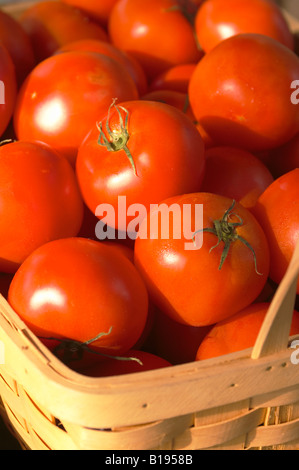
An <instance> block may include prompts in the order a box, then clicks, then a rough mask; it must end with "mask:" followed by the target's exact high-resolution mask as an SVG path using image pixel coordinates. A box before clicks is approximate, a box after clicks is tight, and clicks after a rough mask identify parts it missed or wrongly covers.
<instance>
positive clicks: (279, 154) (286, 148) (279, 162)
mask: <svg viewBox="0 0 299 470" xmlns="http://www.w3.org/2000/svg"><path fill="white" fill-rule="evenodd" d="M267 166H268V167H269V169H270V170H271V173H272V174H273V176H274V178H279V177H280V176H282V175H284V174H285V173H288V172H289V171H292V170H295V168H299V132H298V133H297V134H296V135H295V137H293V138H292V139H291V140H289V141H288V142H287V143H286V144H284V145H282V146H281V147H276V148H275V149H273V150H272V151H271V152H270V155H269V158H268V160H267Z"/></svg>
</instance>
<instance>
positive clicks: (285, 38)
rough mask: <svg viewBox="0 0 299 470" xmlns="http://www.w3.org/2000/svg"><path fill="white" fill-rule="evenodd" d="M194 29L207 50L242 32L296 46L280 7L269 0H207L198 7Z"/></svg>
mask: <svg viewBox="0 0 299 470" xmlns="http://www.w3.org/2000/svg"><path fill="white" fill-rule="evenodd" d="M195 32H196V35H197V38H198V41H199V43H200V45H201V47H202V48H203V50H204V51H205V52H209V51H210V50H212V49H213V48H214V47H215V46H216V45H217V44H219V42H221V41H223V40H224V39H227V38H229V37H231V36H235V35H237V34H242V33H257V34H263V35H266V36H269V37H271V38H273V39H275V40H277V41H279V42H281V43H282V44H283V45H285V46H286V47H289V48H290V49H294V38H293V34H292V32H291V30H290V28H289V25H288V23H287V21H286V20H285V17H284V16H283V14H282V12H281V10H280V8H279V7H278V6H277V5H276V4H275V3H274V2H273V1H269V0H225V2H224V1H223V0H206V1H205V2H204V3H203V4H202V5H201V7H200V8H199V9H198V11H197V14H196V18H195Z"/></svg>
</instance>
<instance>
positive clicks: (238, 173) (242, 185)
mask: <svg viewBox="0 0 299 470" xmlns="http://www.w3.org/2000/svg"><path fill="white" fill-rule="evenodd" d="M272 182H273V176H272V175H271V173H270V171H269V170H268V168H267V167H266V166H265V165H264V164H263V163H262V162H261V161H260V160H259V159H258V158H257V157H255V156H254V155H253V154H252V153H250V152H247V151H246V150H242V149H238V148H234V147H212V148H210V149H208V150H207V151H206V171H205V176H204V179H203V183H202V185H201V191H205V192H209V193H216V194H221V195H222V196H226V197H229V198H232V199H235V200H236V201H239V202H240V203H241V204H242V205H243V206H244V207H247V209H250V208H251V207H253V206H254V205H255V203H256V201H257V199H258V198H259V196H260V195H261V194H262V193H263V192H264V190H265V189H266V188H267V187H268V186H269V185H270V184H271V183H272Z"/></svg>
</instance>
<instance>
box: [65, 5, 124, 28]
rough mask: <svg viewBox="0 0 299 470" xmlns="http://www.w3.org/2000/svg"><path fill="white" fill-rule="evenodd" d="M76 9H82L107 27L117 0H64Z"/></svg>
mask: <svg viewBox="0 0 299 470" xmlns="http://www.w3.org/2000/svg"><path fill="white" fill-rule="evenodd" d="M62 1H63V3H67V4H69V5H72V6H74V7H77V8H80V10H83V11H84V12H85V13H86V14H87V15H88V16H90V17H91V18H93V19H94V20H96V21H98V22H99V23H100V24H101V25H102V26H106V25H107V22H108V18H109V15H110V12H111V10H112V8H113V7H114V5H115V4H116V2H117V0H101V1H100V2H99V0H62Z"/></svg>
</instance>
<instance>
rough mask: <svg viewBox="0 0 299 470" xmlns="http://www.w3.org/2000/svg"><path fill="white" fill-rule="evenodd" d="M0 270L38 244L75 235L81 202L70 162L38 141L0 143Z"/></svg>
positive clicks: (14, 263)
mask: <svg viewBox="0 0 299 470" xmlns="http://www.w3.org/2000/svg"><path fill="white" fill-rule="evenodd" d="M0 173H1V174H0V184H1V188H2V190H1V195H0V207H1V211H0V214H1V217H0V244H1V248H0V258H1V261H0V271H2V272H15V271H16V269H17V268H18V267H19V265H20V264H21V263H22V262H23V261H24V259H25V258H26V257H27V256H28V255H30V253H31V252H32V251H34V250H35V249H36V248H37V247H38V246H40V245H42V244H44V243H46V242H48V241H50V240H55V239H56V238H62V237H67V236H76V235H77V233H78V232H79V229H80V226H81V224H82V218H83V201H82V198H81V194H80V191H79V188H78V184H77V181H76V177H75V174H74V171H73V169H72V168H71V166H70V164H69V163H68V162H67V161H66V160H65V159H64V158H63V157H62V156H61V155H59V154H57V153H56V152H55V151H54V150H53V149H51V148H49V147H48V146H46V145H44V144H41V143H32V142H13V143H9V144H6V145H4V146H2V147H0Z"/></svg>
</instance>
